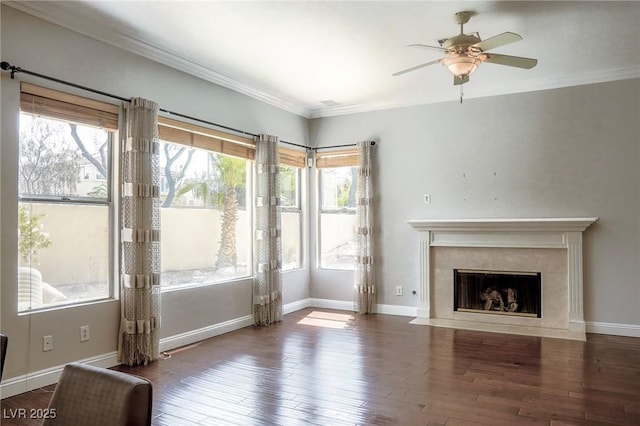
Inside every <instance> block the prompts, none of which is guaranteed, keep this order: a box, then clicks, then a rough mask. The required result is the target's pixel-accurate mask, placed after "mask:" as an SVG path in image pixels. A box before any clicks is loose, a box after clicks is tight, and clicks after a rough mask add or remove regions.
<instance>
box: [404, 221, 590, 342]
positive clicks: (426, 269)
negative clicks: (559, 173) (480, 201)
mask: <svg viewBox="0 0 640 426" xmlns="http://www.w3.org/2000/svg"><path fill="white" fill-rule="evenodd" d="M597 220H598V218H597V217H582V218H488V219H418V220H408V221H407V224H408V225H410V226H412V227H413V228H415V229H416V230H417V231H418V233H419V234H420V301H419V306H418V318H416V320H414V321H413V323H416V324H427V325H435V326H445V327H454V328H470V329H479V330H486V331H504V332H510V333H516V334H531V335H539V336H549V337H561V338H570V339H579V340H584V339H585V338H586V334H585V324H584V314H583V277H582V232H583V231H584V230H585V229H587V227H589V226H590V225H591V224H593V223H594V222H596V221H597ZM434 247H477V248H479V249H480V248H505V249H566V250H567V269H566V273H567V286H568V288H567V292H568V299H567V305H568V306H566V313H565V316H566V317H568V326H567V327H566V329H562V330H559V329H556V328H552V327H546V328H545V327H544V326H542V327H540V326H537V325H536V326H522V325H519V326H514V325H507V326H503V325H501V324H487V323H483V322H482V321H480V322H478V321H465V320H461V319H460V318H457V319H456V318H453V319H451V318H438V317H434V316H433V315H432V308H433V307H432V306H431V299H432V292H433V288H432V287H433V283H432V281H433V270H432V268H433V266H432V265H431V252H432V250H433V248H434Z"/></svg>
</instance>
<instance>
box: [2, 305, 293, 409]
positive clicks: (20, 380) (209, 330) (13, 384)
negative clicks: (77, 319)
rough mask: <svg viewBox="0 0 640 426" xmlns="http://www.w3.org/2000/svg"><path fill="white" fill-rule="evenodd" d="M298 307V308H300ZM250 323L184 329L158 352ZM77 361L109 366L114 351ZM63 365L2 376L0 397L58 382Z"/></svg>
mask: <svg viewBox="0 0 640 426" xmlns="http://www.w3.org/2000/svg"><path fill="white" fill-rule="evenodd" d="M300 309H302V308H300ZM250 325H253V317H252V316H251V315H245V316H243V317H240V318H235V319H232V320H229V321H224V322H221V323H218V324H213V325H211V326H207V327H203V328H199V329H196V330H192V331H189V332H186V333H181V334H177V335H175V336H170V337H165V338H163V339H160V352H164V351H168V350H171V349H175V348H178V347H181V346H186V345H190V344H193V343H196V342H199V341H201V340H205V339H209V338H211V337H215V336H219V335H221V334H224V333H228V332H230V331H234V330H238V329H241V328H244V327H247V326H250ZM74 362H78V363H81V364H88V365H93V366H96V367H103V368H110V367H115V366H116V365H119V364H120V363H119V362H118V354H117V352H111V353H107V354H104V355H98V356H95V357H92V358H85V359H81V360H77V361H74ZM63 368H64V365H57V366H55V367H50V368H46V369H44V370H39V371H35V372H33V373H29V374H24V375H22V376H16V377H12V378H10V379H7V380H3V382H2V384H1V385H0V398H8V397H11V396H14V395H18V394H21V393H25V392H29V391H32V390H34V389H38V388H41V387H43V386H49V385H52V384H54V383H57V382H58V379H59V378H60V374H62V369H63Z"/></svg>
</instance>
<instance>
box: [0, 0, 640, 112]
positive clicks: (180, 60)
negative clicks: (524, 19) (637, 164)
mask: <svg viewBox="0 0 640 426" xmlns="http://www.w3.org/2000/svg"><path fill="white" fill-rule="evenodd" d="M2 4H3V5H7V6H10V7H12V8H14V9H17V10H20V11H22V12H24V13H27V14H29V15H32V16H36V17H38V18H41V19H43V20H45V21H48V22H51V23H54V24H56V25H59V26H61V27H63V28H66V29H69V30H71V31H74V32H77V33H79V34H82V35H85V36H87V37H90V38H93V39H95V40H99V41H102V42H104V43H107V44H109V45H112V46H115V47H117V48H120V49H123V50H125V51H128V52H130V53H133V54H136V55H139V56H141V57H144V58H147V59H150V60H152V61H155V62H158V63H161V64H163V65H166V66H168V67H171V68H174V69H177V70H179V71H182V72H184V73H187V74H190V75H192V76H194V77H197V78H201V79H203V80H205V81H208V82H211V83H214V84H217V85H219V86H221V87H225V88H227V89H229V90H232V91H235V92H238V93H240V94H243V95H246V96H249V97H251V98H253V99H256V100H258V101H261V102H264V103H266V104H268V105H271V106H274V107H276V108H279V109H282V110H284V111H288V112H291V113H293V114H296V115H299V116H302V117H305V118H324V117H333V116H340V115H349V114H357V113H364V112H374V111H381V110H385V109H393V108H403V107H411V106H421V105H430V104H437V103H442V102H452V101H454V102H455V101H458V100H459V99H460V98H459V95H458V93H457V91H455V90H452V91H451V94H450V95H449V94H446V95H437V96H432V97H429V98H424V99H414V100H411V101H390V102H375V101H374V102H366V103H359V104H352V105H339V106H335V107H326V108H318V109H313V108H309V107H306V106H304V105H300V104H299V103H296V102H294V101H291V100H288V99H285V98H284V97H282V96H277V95H274V94H271V93H268V92H265V91H264V90H260V89H258V88H256V87H254V86H252V85H251V84H248V83H246V82H243V81H240V80H237V79H234V78H232V77H230V76H228V75H225V74H223V73H220V72H217V71H214V70H212V69H210V68H208V67H207V66H205V65H202V64H199V63H197V62H195V61H193V60H190V59H188V58H184V57H181V56H179V55H177V54H176V53H174V52H170V51H168V50H166V49H163V48H161V47H159V46H156V45H153V44H150V43H147V42H144V41H142V40H140V39H139V38H137V37H135V36H134V35H130V34H126V33H127V29H126V28H124V27H121V26H119V25H117V23H115V22H114V23H111V24H110V25H109V24H105V22H104V21H103V20H96V19H90V18H87V16H84V15H81V14H80V13H79V12H78V11H77V10H76V8H74V7H73V4H69V3H66V4H65V3H60V2H37V3H36V2H16V1H11V0H9V1H3V2H2ZM63 5H64V6H63ZM635 78H640V66H632V67H626V68H613V69H606V70H598V71H593V72H583V73H580V74H572V75H564V76H560V77H552V78H540V79H529V80H526V81H524V82H521V83H518V84H515V85H509V86H505V85H504V82H496V84H492V85H486V86H484V87H478V88H474V89H476V90H474V92H473V93H468V94H466V95H465V99H467V100H469V99H479V98H484V97H490V96H500V95H507V94H516V93H526V92H534V91H542V90H551V89H559V88H565V87H572V86H581V85H588V84H596V83H604V82H610V81H619V80H630V79H635Z"/></svg>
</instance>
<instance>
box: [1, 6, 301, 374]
mask: <svg viewBox="0 0 640 426" xmlns="http://www.w3.org/2000/svg"><path fill="white" fill-rule="evenodd" d="M1 15H2V16H1V24H2V36H1V42H2V46H1V47H2V49H1V51H2V60H3V61H8V62H10V63H11V64H13V65H17V66H20V67H22V68H24V69H27V70H32V71H35V72H38V73H42V74H46V75H51V76H56V77H58V78H61V79H64V80H67V81H71V82H74V83H77V84H81V85H86V86H89V87H92V88H95V89H99V90H102V91H105V92H108V93H113V94H116V95H119V96H124V97H132V96H141V97H145V98H148V99H152V100H155V101H157V102H158V103H159V104H160V106H161V108H164V109H167V110H171V111H176V112H179V113H182V114H186V115H191V116H194V117H198V118H201V119H205V120H210V121H213V122H216V123H221V124H224V125H226V126H230V127H234V128H238V129H242V130H245V131H249V132H252V133H269V134H274V135H277V136H279V137H280V138H281V139H283V140H288V141H292V142H295V143H299V144H302V145H308V123H307V120H306V119H304V118H302V117H299V116H297V115H295V114H291V113H288V112H285V111H283V110H280V109H278V108H275V107H272V106H270V105H267V104H264V103H262V102H259V101H257V100H255V99H252V98H249V97H247V96H244V95H240V94H238V93H236V92H233V91H230V90H227V89H225V88H222V87H219V86H216V85H213V84H211V83H208V82H206V81H203V80H200V79H197V78H195V77H192V76H189V75H186V74H184V73H181V72H179V71H177V70H174V69H171V68H168V67H165V66H162V65H159V64H157V63H155V62H152V61H150V60H147V59H144V58H141V57H139V56H136V55H133V54H130V53H127V52H124V51H122V50H119V49H117V48H114V47H112V46H109V45H107V44H104V43H101V42H98V41H95V40H92V39H90V38H87V37H84V36H81V35H78V34H76V33H73V32H71V31H68V30H65V29H63V28H61V27H58V26H56V25H53V24H50V23H46V22H44V21H41V20H39V19H37V18H34V17H31V16H29V15H26V14H23V13H21V12H18V11H16V10H15V9H12V8H9V7H6V6H2V11H1ZM16 77H17V78H16V79H15V80H11V78H10V76H9V74H8V73H6V72H3V73H2V77H1V79H2V80H1V83H2V86H1V88H2V94H1V97H2V98H1V100H2V109H1V114H2V115H1V121H2V125H1V132H2V133H1V144H0V152H1V158H2V163H1V164H0V176H1V180H0V189H1V195H0V196H1V203H0V204H1V207H0V214H1V219H2V222H1V225H2V226H1V237H2V245H1V247H0V249H1V250H2V259H1V271H2V275H0V282H1V285H2V297H1V302H2V306H1V308H2V312H1V323H0V327H1V329H2V331H3V332H5V333H7V334H8V335H9V336H10V339H11V341H10V345H9V355H8V359H7V365H6V370H5V371H4V377H3V379H4V380H3V382H5V381H6V380H7V379H11V378H12V377H15V376H19V375H23V374H27V373H29V372H34V371H40V370H43V369H47V368H49V367H53V366H58V365H61V364H64V363H67V362H70V361H74V360H79V359H85V358H91V357H98V356H101V355H103V354H107V353H111V352H114V351H115V350H116V342H117V330H118V324H119V302H117V301H111V302H106V303H96V304H90V305H86V306H82V307H74V308H69V309H59V310H54V311H50V312H43V313H36V314H32V315H21V316H18V315H17V312H16V305H17V303H16V271H17V250H16V247H17V242H16V239H17V232H16V230H17V200H16V194H17V181H16V177H17V170H16V165H17V154H18V152H17V141H18V111H19V81H20V80H27V81H31V82H33V83H36V84H41V85H46V86H48V87H52V88H58V89H60V90H65V91H72V90H71V89H70V88H69V87H66V86H56V85H53V84H51V83H49V82H46V81H44V80H39V79H37V78H33V77H28V76H27V75H23V74H19V75H17V76H16ZM75 93H77V94H80V95H83V96H88V94H87V93H86V92H81V91H76V92H75ZM104 100H106V101H111V102H113V100H112V99H109V98H106V99H104ZM283 287H284V288H283V290H284V302H285V303H291V302H295V301H298V300H303V299H307V298H308V297H309V273H308V270H300V271H294V272H287V273H285V274H284V275H283ZM162 309H163V319H162V331H161V337H162V338H166V337H171V336H174V335H177V334H181V333H188V332H191V331H192V330H196V329H199V328H203V327H208V326H211V325H214V324H218V323H221V322H225V321H230V320H233V319H236V318H240V317H244V316H246V315H250V314H251V282H250V280H243V281H239V282H233V283H228V284H218V285H213V286H208V287H201V288H198V289H195V290H191V291H188V292H186V291H172V292H168V293H165V294H164V295H163V299H162ZM84 324H89V325H90V326H91V340H90V341H89V342H85V343H80V341H79V328H80V326H81V325H84ZM48 334H50V335H53V336H54V349H53V351H50V352H42V336H44V335H48Z"/></svg>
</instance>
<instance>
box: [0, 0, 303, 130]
mask: <svg viewBox="0 0 640 426" xmlns="http://www.w3.org/2000/svg"><path fill="white" fill-rule="evenodd" d="M3 4H5V5H7V6H10V7H12V8H14V9H16V10H19V11H21V12H24V13H26V14H29V15H32V16H35V17H37V18H40V19H43V20H45V21H47V22H51V23H53V24H55V25H58V26H60V27H63V28H66V29H68V30H71V31H73V32H76V33H79V34H82V35H84V36H87V37H89V38H92V39H94V40H98V41H101V42H104V43H107V44H109V45H111V46H114V47H117V48H120V49H122V50H125V51H127V52H130V53H133V54H135V55H138V56H141V57H144V58H146V59H150V60H152V61H154V62H158V63H161V64H163V65H166V66H168V67H171V68H174V69H177V70H179V71H182V72H184V73H186V74H189V75H192V76H194V77H198V78H201V79H203V80H206V81H208V82H210V83H214V84H217V85H219V86H222V87H225V88H227V89H230V90H232V91H235V92H238V93H241V94H243V95H246V96H249V97H251V98H254V99H256V100H259V101H261V102H264V103H266V104H269V105H272V106H274V107H276V108H279V109H282V110H285V111H288V112H291V113H294V114H297V115H300V116H303V117H305V118H309V116H310V110H309V108H306V107H304V106H300V105H298V104H296V103H294V102H291V101H288V100H286V99H283V98H282V97H279V96H274V95H271V94H269V93H267V92H264V91H262V90H259V89H257V88H255V87H253V86H251V85H249V84H247V83H245V82H242V81H239V80H236V79H234V78H232V77H230V76H227V75H225V74H223V73H219V72H217V71H214V70H212V69H210V68H208V67H206V66H204V65H201V64H199V63H197V62H195V61H192V60H190V59H187V58H183V57H181V56H179V55H177V54H176V53H174V52H171V51H168V50H166V49H163V48H161V47H158V46H156V45H153V44H151V43H148V42H145V41H143V40H140V39H139V38H137V37H134V36H132V35H128V34H125V32H126V29H124V28H122V27H119V26H118V25H105V23H104V21H96V20H93V21H92V20H88V19H87V17H86V16H84V15H80V14H78V13H77V12H74V10H73V8H72V6H61V3H59V2H40V3H35V2H16V1H3Z"/></svg>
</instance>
